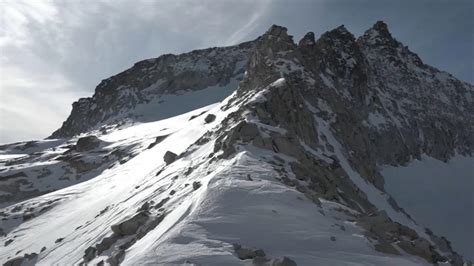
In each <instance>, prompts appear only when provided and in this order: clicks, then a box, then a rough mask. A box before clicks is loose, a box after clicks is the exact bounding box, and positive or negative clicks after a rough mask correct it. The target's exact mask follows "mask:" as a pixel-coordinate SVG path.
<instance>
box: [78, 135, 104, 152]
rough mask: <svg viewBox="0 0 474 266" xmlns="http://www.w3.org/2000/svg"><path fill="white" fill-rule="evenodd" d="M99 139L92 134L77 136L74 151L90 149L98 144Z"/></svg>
mask: <svg viewBox="0 0 474 266" xmlns="http://www.w3.org/2000/svg"><path fill="white" fill-rule="evenodd" d="M100 142H101V141H100V139H99V138H98V137H96V136H94V135H92V136H86V137H82V138H79V139H78V140H77V143H76V151H78V152H83V151H90V150H93V149H95V148H97V147H99V146H100Z"/></svg>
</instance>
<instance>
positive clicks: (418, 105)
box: [0, 22, 474, 265]
mask: <svg viewBox="0 0 474 266" xmlns="http://www.w3.org/2000/svg"><path fill="white" fill-rule="evenodd" d="M473 93H474V86H472V85H470V84H467V83H465V82H462V81H459V80H457V79H456V78H454V77H453V76H452V75H450V74H448V73H446V72H443V71H440V70H437V69H435V68H433V67H430V66H428V65H426V64H424V63H423V62H422V61H421V59H420V58H419V57H418V56H417V55H416V54H414V53H413V52H411V51H410V50H409V49H408V48H407V47H406V46H403V45H402V44H401V43H400V42H398V41H397V40H396V39H395V38H393V37H392V36H391V34H390V32H389V31H388V29H387V25H386V24H385V23H383V22H377V23H376V24H375V25H374V26H373V27H372V28H370V29H369V30H367V31H366V32H365V33H364V34H363V35H362V36H361V37H359V38H356V37H354V36H353V35H352V34H351V33H350V32H349V31H347V29H346V28H345V27H344V26H340V27H338V28H336V29H334V30H331V31H328V32H326V33H324V34H322V35H321V37H320V38H319V39H318V40H315V37H314V33H311V32H310V33H308V34H306V35H305V36H304V37H303V38H302V39H301V40H300V41H299V42H298V43H296V42H294V41H293V38H292V37H291V36H290V35H288V33H287V29H286V28H284V27H281V26H276V25H274V26H272V27H271V28H270V29H269V30H268V31H267V32H266V33H265V34H263V35H262V36H260V37H259V38H257V39H256V40H254V41H251V42H246V43H243V44H240V45H237V46H230V47H224V48H210V49H205V50H199V51H193V52H190V53H186V54H181V55H164V56H161V57H159V58H157V59H151V60H145V61H142V62H139V63H137V64H135V65H134V66H133V67H132V68H131V69H129V70H126V71H124V72H122V73H120V74H118V75H116V76H113V77H111V78H109V79H106V80H104V81H102V82H101V84H99V85H98V86H97V88H96V91H95V93H94V96H93V97H92V98H86V99H80V100H79V101H78V102H76V103H74V104H73V110H72V112H71V115H70V116H69V117H68V119H67V120H66V122H64V123H63V126H62V127H61V128H60V129H58V130H57V131H55V132H54V133H53V134H52V136H51V137H50V138H49V139H46V140H41V141H31V142H26V143H15V144H10V145H4V146H2V147H1V150H2V154H1V155H0V156H1V157H0V160H1V161H0V166H1V167H2V168H1V170H0V193H1V194H0V204H1V207H2V209H1V210H0V216H1V217H2V218H1V219H2V225H1V226H0V227H1V230H0V234H1V235H2V236H1V241H2V242H3V243H4V247H2V249H1V250H0V260H1V261H2V262H4V263H5V264H6V265H20V264H21V263H23V264H24V265H27V264H35V263H37V264H43V265H56V264H60V265H71V264H83V265H84V264H87V265H96V264H97V265H103V264H110V265H118V264H123V265H141V264H165V265H167V264H190V265H319V264H322V265H349V264H351V265H354V264H355V265H367V264H371V265H424V264H430V263H432V264H435V263H438V264H452V265H463V263H465V262H466V261H465V260H464V259H463V258H462V256H461V255H459V254H458V253H456V252H455V251H454V250H453V248H452V247H451V243H450V242H449V241H448V240H447V239H446V238H444V237H440V236H437V235H436V234H435V233H433V232H432V231H431V230H429V229H427V228H425V227H423V225H420V224H418V223H416V222H415V220H414V219H413V218H412V217H411V216H410V215H409V214H407V213H406V212H405V211H404V210H403V208H401V207H400V206H398V204H397V202H396V200H395V199H394V198H393V197H391V196H390V195H389V193H387V192H386V191H385V184H384V183H385V182H384V177H383V175H382V173H381V167H383V166H387V165H390V166H401V165H407V164H409V163H410V162H412V161H413V160H415V159H417V158H421V157H422V156H429V157H432V158H434V159H437V160H440V161H445V162H446V161H449V160H450V159H452V158H454V157H455V156H457V155H463V156H466V157H472V152H473V150H474V149H473V148H474V147H473V145H474V123H473V122H474V107H473V106H474V105H473ZM402 207H403V206H402Z"/></svg>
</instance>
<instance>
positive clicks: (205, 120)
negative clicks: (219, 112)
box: [204, 114, 216, 124]
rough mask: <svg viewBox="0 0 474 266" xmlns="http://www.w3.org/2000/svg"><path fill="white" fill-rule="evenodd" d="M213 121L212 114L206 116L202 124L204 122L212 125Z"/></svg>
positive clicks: (214, 117)
mask: <svg viewBox="0 0 474 266" xmlns="http://www.w3.org/2000/svg"><path fill="white" fill-rule="evenodd" d="M214 120H216V116H215V115H213V114H208V115H207V116H206V118H204V122H206V124H209V123H212V122H214Z"/></svg>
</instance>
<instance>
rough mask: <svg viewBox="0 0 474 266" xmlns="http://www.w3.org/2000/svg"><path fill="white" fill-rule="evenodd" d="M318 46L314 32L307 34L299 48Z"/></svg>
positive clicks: (300, 42)
mask: <svg viewBox="0 0 474 266" xmlns="http://www.w3.org/2000/svg"><path fill="white" fill-rule="evenodd" d="M315 44H316V41H315V38H314V32H312V31H310V32H308V33H306V34H305V35H304V36H303V38H301V40H300V41H299V43H298V46H300V47H302V46H314V45H315Z"/></svg>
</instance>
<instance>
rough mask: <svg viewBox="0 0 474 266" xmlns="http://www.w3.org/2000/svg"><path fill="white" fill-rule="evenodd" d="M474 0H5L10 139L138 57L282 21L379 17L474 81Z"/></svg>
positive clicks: (1, 17)
mask: <svg viewBox="0 0 474 266" xmlns="http://www.w3.org/2000/svg"><path fill="white" fill-rule="evenodd" d="M473 18H474V1H472V0H399V1H387V0H311V1H310V0H293V1H289V0H273V1H270V0H254V1H248V0H240V1H235V0H200V1H191V0H161V1H160V0H155V1H152V0H142V1H140V0H114V1H112V0H107V1H106V0H104V1H98V0H84V1H80V0H76V1H72V0H64V1H47V0H42V1H39V0H29V1H26V0H25V1H22V0H0V143H10V142H16V141H23V140H32V139H41V138H45V137H47V136H49V135H50V134H51V133H52V132H53V131H54V130H55V129H57V128H59V127H60V126H61V123H62V121H64V120H65V119H66V118H67V116H68V115H69V113H70V111H71V104H72V102H74V101H76V100H77V99H78V98H80V97H89V96H92V94H93V92H94V89H95V86H96V85H97V84H99V82H100V81H101V80H102V79H106V78H107V77H110V76H112V75H114V74H117V73H119V72H121V71H123V70H125V69H127V68H129V67H131V66H132V65H133V64H134V63H135V62H137V61H140V60H143V59H147V58H154V57H158V56H159V55H161V54H165V53H182V52H187V51H190V50H194V49H200V48H207V47H213V46H226V45H233V44H237V43H239V42H242V41H247V40H252V39H254V38H256V37H258V36H259V35H261V34H262V33H264V32H265V31H266V30H267V29H268V28H269V27H270V25H272V24H278V25H282V26H285V27H287V28H288V30H289V34H291V35H293V36H294V37H295V40H296V41H297V40H298V39H299V38H301V37H302V36H303V35H304V34H305V33H306V32H308V31H313V32H314V33H315V34H316V36H319V35H321V34H322V33H324V32H325V31H328V30H331V29H333V28H335V27H337V26H339V25H342V24H344V25H345V26H346V27H347V28H348V29H349V30H350V31H351V32H352V33H353V34H355V35H356V36H359V35H361V34H362V33H363V32H364V31H365V30H366V29H368V28H369V27H371V26H372V25H373V24H374V23H375V22H376V21H377V20H383V21H385V22H386V23H387V24H388V25H389V29H390V31H391V32H392V35H393V36H394V37H395V38H397V39H398V40H399V41H401V42H403V43H404V44H405V45H407V46H408V47H409V48H410V49H411V50H412V51H414V52H415V53H417V54H418V55H419V56H420V57H421V59H422V60H423V61H424V62H425V63H427V64H430V65H433V66H435V67H437V68H439V69H441V70H445V71H448V72H450V73H452V74H453V75H455V76H456V77H458V78H459V79H461V80H464V81H467V82H470V83H471V84H472V83H474V74H473V73H474V69H473V64H474V30H473V29H474V19H473Z"/></svg>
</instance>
